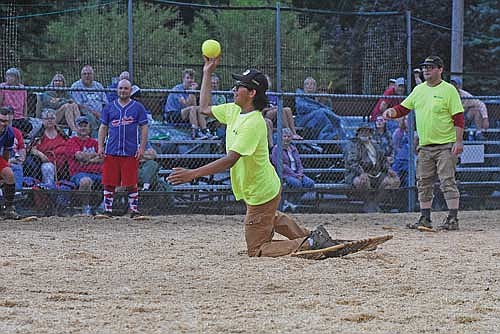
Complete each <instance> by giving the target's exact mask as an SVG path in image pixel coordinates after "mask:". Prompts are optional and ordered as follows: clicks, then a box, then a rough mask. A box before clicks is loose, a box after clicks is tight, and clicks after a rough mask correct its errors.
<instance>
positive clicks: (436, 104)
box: [383, 56, 465, 231]
mask: <svg viewBox="0 0 500 334" xmlns="http://www.w3.org/2000/svg"><path fill="white" fill-rule="evenodd" d="M420 67H421V68H422V72H423V75H424V79H425V82H423V83H421V84H420V85H418V86H416V87H415V88H414V89H413V91H412V92H411V94H410V95H409V96H408V97H407V98H406V99H404V100H403V102H401V104H399V105H396V106H394V107H392V108H389V109H387V110H386V111H385V112H384V114H383V116H384V117H385V118H399V117H403V116H405V115H407V114H408V113H409V112H410V111H411V110H415V119H416V125H417V134H418V138H419V146H418V148H417V151H418V159H417V173H416V174H417V188H418V199H419V202H420V211H421V213H422V215H421V217H420V218H419V220H418V222H416V223H410V224H408V225H407V227H408V228H410V229H418V228H419V227H422V226H423V227H427V228H431V227H432V222H431V206H432V197H433V185H434V181H435V179H436V178H439V180H440V185H441V190H442V192H443V194H444V198H445V200H446V204H447V206H448V210H449V214H448V216H447V217H446V218H445V220H444V221H443V223H442V224H441V225H440V226H439V229H440V230H448V231H449V230H458V229H459V227H458V218H457V213H458V205H459V200H460V193H459V191H458V188H457V183H456V179H455V172H456V165H457V162H458V155H459V154H460V153H462V152H463V149H464V145H463V134H464V123H465V120H464V108H463V106H462V102H461V101H460V95H459V94H458V92H457V90H456V89H455V87H453V85H452V84H450V83H448V82H446V81H444V80H443V79H442V74H443V60H442V59H441V58H440V57H438V56H429V57H427V58H426V59H425V61H424V62H423V63H421V64H420Z"/></svg>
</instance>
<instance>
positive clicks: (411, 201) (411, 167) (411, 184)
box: [405, 10, 416, 212]
mask: <svg viewBox="0 0 500 334" xmlns="http://www.w3.org/2000/svg"><path fill="white" fill-rule="evenodd" d="M405 16H406V65H407V73H406V75H407V80H408V81H407V85H406V93H407V94H410V93H411V82H412V68H411V11H409V10H407V11H406V15H405ZM412 114H413V113H412ZM412 114H409V115H408V116H409V117H408V141H409V143H408V147H409V150H408V212H413V210H415V190H414V189H415V174H416V173H415V154H414V152H415V147H414V142H415V136H414V131H415V122H414V117H411V116H412Z"/></svg>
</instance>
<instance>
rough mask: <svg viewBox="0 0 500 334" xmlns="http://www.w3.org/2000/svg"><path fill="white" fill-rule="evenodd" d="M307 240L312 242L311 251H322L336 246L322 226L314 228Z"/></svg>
mask: <svg viewBox="0 0 500 334" xmlns="http://www.w3.org/2000/svg"><path fill="white" fill-rule="evenodd" d="M309 239H311V240H312V241H313V244H312V247H311V249H322V248H327V247H331V246H335V245H336V244H335V242H334V241H333V240H332V238H331V237H330V234H328V231H327V230H326V229H325V228H324V227H323V225H319V226H318V227H316V229H315V230H314V231H312V232H311V234H310V235H309Z"/></svg>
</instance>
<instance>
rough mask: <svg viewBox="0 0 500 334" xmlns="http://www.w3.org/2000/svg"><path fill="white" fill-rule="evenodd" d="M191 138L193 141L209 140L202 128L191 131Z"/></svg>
mask: <svg viewBox="0 0 500 334" xmlns="http://www.w3.org/2000/svg"><path fill="white" fill-rule="evenodd" d="M191 138H193V139H207V136H206V135H205V134H204V133H203V132H202V131H201V129H200V128H198V129H191Z"/></svg>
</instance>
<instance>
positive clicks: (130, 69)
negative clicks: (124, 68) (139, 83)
mask: <svg viewBox="0 0 500 334" xmlns="http://www.w3.org/2000/svg"><path fill="white" fill-rule="evenodd" d="M127 30H128V72H129V73H130V81H131V82H133V80H134V30H133V26H132V0H128V15H127Z"/></svg>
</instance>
